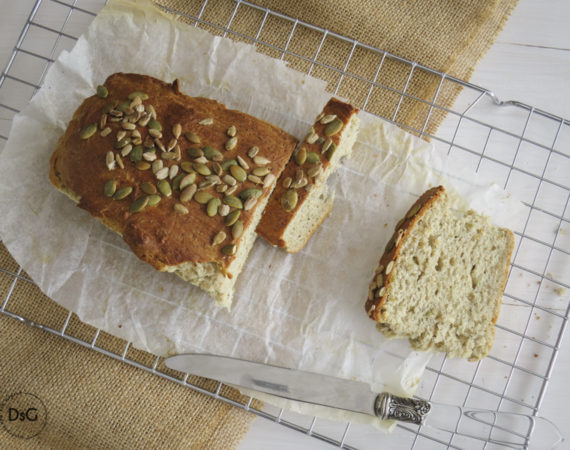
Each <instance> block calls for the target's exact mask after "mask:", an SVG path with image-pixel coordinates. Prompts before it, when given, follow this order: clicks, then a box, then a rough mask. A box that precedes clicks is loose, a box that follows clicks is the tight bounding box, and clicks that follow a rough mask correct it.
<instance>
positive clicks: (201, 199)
mask: <svg viewBox="0 0 570 450" xmlns="http://www.w3.org/2000/svg"><path fill="white" fill-rule="evenodd" d="M192 186H195V185H192ZM192 186H188V187H187V188H186V189H189V188H191V187H192ZM212 197H213V195H212V194H210V193H209V192H206V191H199V192H196V195H194V200H196V201H197V202H198V203H200V204H201V205H205V204H206V203H208V202H209V201H210V199H211V198H212Z"/></svg>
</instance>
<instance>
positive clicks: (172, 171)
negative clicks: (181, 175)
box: [168, 164, 178, 180]
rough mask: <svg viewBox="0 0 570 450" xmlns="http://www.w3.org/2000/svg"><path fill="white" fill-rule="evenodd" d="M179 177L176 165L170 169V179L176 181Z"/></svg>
mask: <svg viewBox="0 0 570 450" xmlns="http://www.w3.org/2000/svg"><path fill="white" fill-rule="evenodd" d="M176 175H178V166H177V165H176V164H174V165H172V166H170V168H169V169H168V178H170V179H171V180H174V178H175V177H176Z"/></svg>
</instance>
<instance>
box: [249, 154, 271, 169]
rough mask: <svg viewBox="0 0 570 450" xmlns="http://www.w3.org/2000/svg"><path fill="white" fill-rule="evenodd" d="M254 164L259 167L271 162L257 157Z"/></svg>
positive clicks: (263, 157) (262, 157)
mask: <svg viewBox="0 0 570 450" xmlns="http://www.w3.org/2000/svg"><path fill="white" fill-rule="evenodd" d="M253 162H254V163H255V164H257V165H258V166H266V165H267V164H269V163H270V162H271V161H269V160H268V159H267V158H266V157H265V156H259V155H257V156H255V157H254V158H253Z"/></svg>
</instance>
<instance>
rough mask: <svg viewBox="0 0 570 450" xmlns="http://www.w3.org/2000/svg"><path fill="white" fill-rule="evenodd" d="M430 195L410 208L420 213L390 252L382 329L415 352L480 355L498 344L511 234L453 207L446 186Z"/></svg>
mask: <svg viewBox="0 0 570 450" xmlns="http://www.w3.org/2000/svg"><path fill="white" fill-rule="evenodd" d="M433 197H434V198H433V201H431V202H427V201H425V199H424V200H423V203H424V205H422V207H420V208H419V209H418V207H417V206H416V205H414V206H413V207H412V208H411V209H410V211H411V212H413V210H414V209H416V210H417V212H416V214H415V215H412V217H408V220H407V222H408V223H407V224H406V223H404V224H403V225H402V228H403V229H404V231H403V232H402V231H400V234H402V238H401V239H400V241H399V245H397V246H396V248H395V249H394V250H393V251H390V252H388V253H391V254H393V257H392V258H390V259H392V260H393V261H394V264H393V266H392V268H391V271H390V273H389V275H385V276H384V278H385V287H386V289H385V290H384V292H383V294H384V295H383V298H380V299H378V301H377V308H379V311H378V314H377V320H378V322H379V323H378V329H379V330H380V331H381V332H382V333H383V334H384V335H385V336H387V337H390V338H408V339H409V341H410V344H411V345H412V347H413V348H414V349H417V350H422V351H425V350H431V349H434V350H438V351H442V352H447V354H448V355H449V356H451V357H461V358H467V359H470V360H479V359H481V358H483V357H485V356H486V355H487V354H488V353H489V351H490V350H491V347H492V345H493V341H494V336H495V327H494V324H495V322H496V321H497V318H498V315H499V310H500V305H501V299H502V294H503V290H504V287H505V283H506V280H507V274H508V267H509V262H510V257H511V254H512V250H513V246H514V237H513V234H512V232H511V231H509V230H507V229H503V228H498V227H495V226H493V225H492V224H491V223H490V222H489V219H488V218H486V217H484V216H481V215H478V214H477V213H475V212H474V211H467V212H465V213H460V212H455V211H452V210H450V208H449V205H448V199H447V195H446V193H445V191H444V189H443V188H442V187H440V188H438V190H437V191H436V194H435V195H433ZM421 200H422V199H421V198H420V200H419V202H420V201H421ZM414 207H415V208H414ZM410 211H409V212H408V216H409V215H411V214H409V213H410ZM406 227H407V229H406ZM397 233H398V230H396V235H397ZM389 256H390V255H389ZM386 263H387V264H386ZM383 265H384V266H388V265H389V261H384V264H383Z"/></svg>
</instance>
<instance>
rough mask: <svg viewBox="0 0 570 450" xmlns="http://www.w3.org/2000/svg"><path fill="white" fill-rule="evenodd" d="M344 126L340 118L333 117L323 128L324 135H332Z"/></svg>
mask: <svg viewBox="0 0 570 450" xmlns="http://www.w3.org/2000/svg"><path fill="white" fill-rule="evenodd" d="M343 126H344V124H343V123H342V120H340V119H334V120H333V121H332V122H330V123H329V124H328V125H327V126H326V128H325V136H334V135H335V134H337V133H338V132H339V131H340V130H342V127H343Z"/></svg>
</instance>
